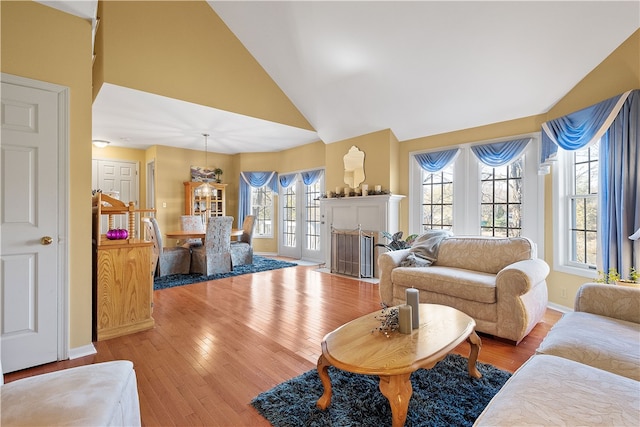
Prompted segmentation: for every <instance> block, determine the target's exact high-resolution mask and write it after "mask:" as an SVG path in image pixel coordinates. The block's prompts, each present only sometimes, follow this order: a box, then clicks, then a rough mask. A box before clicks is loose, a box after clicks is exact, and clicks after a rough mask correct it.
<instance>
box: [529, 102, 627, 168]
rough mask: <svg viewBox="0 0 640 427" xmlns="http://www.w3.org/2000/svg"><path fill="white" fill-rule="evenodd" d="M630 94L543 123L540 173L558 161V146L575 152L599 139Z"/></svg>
mask: <svg viewBox="0 0 640 427" xmlns="http://www.w3.org/2000/svg"><path fill="white" fill-rule="evenodd" d="M630 93H631V91H629V92H625V93H623V94H622V95H618V96H614V97H613V98H609V99H607V100H605V101H602V102H600V103H598V104H595V105H592V106H590V107H587V108H583V109H582V110H579V111H576V112H575V113H571V114H568V115H566V116H563V117H559V118H557V119H554V120H550V121H548V122H545V123H543V124H542V151H541V155H540V173H549V166H551V163H552V162H553V161H554V160H555V157H556V155H557V153H558V147H560V148H563V149H565V150H570V151H573V150H579V149H581V148H585V147H588V146H589V145H591V144H592V143H594V142H596V141H598V140H599V139H600V138H601V137H602V135H604V133H605V132H606V131H607V129H609V127H610V126H611V123H612V122H613V120H614V119H615V118H616V116H617V115H618V113H619V112H620V108H622V106H623V105H624V102H625V101H626V99H627V98H628V97H629V94H630Z"/></svg>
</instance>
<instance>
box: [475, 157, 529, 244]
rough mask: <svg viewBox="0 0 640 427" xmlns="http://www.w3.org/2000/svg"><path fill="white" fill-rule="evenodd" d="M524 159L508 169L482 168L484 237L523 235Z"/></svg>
mask: <svg viewBox="0 0 640 427" xmlns="http://www.w3.org/2000/svg"><path fill="white" fill-rule="evenodd" d="M522 167H523V161H522V158H520V159H519V160H517V161H515V162H513V163H511V164H509V165H505V166H500V167H496V168H492V167H490V166H486V165H481V167H480V174H481V180H480V181H481V202H480V205H481V230H482V235H483V236H496V237H517V236H521V235H522V209H521V207H522Z"/></svg>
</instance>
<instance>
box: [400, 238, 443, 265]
mask: <svg viewBox="0 0 640 427" xmlns="http://www.w3.org/2000/svg"><path fill="white" fill-rule="evenodd" d="M450 236H453V233H451V232H450V231H449V230H429V231H427V232H426V233H424V234H422V235H421V236H418V237H417V238H416V240H414V241H413V244H412V245H411V249H409V254H408V255H407V257H406V258H405V259H403V260H402V262H401V263H400V266H401V267H428V266H430V265H431V264H433V263H434V262H436V260H437V259H438V248H439V247H440V242H442V241H443V240H444V239H446V238H447V237H450Z"/></svg>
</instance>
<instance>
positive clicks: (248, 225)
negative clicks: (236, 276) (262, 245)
mask: <svg viewBox="0 0 640 427" xmlns="http://www.w3.org/2000/svg"><path fill="white" fill-rule="evenodd" d="M255 226H256V217H255V216H254V215H247V216H246V217H245V219H244V222H243V223H242V236H240V238H239V239H238V240H236V241H233V242H231V261H232V264H233V265H234V266H235V265H245V264H253V230H254V229H255Z"/></svg>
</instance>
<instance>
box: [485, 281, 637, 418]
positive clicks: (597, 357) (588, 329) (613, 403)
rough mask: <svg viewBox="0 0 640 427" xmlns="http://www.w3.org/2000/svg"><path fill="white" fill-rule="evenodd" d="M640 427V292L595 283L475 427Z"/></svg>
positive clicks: (583, 290)
mask: <svg viewBox="0 0 640 427" xmlns="http://www.w3.org/2000/svg"><path fill="white" fill-rule="evenodd" d="M639 424H640V288H630V287H624V286H615V285H602V284H596V283H588V284H585V285H583V286H582V287H581V288H580V290H579V292H578V294H577V296H576V301H575V311H574V312H572V313H567V314H565V315H564V316H563V317H562V318H561V319H560V321H558V323H556V325H554V327H553V328H552V329H551V331H550V332H549V334H548V335H547V337H546V338H545V339H544V340H543V342H542V343H541V344H540V347H539V348H538V350H537V351H536V355H534V356H533V357H531V359H529V360H528V361H527V362H526V363H525V364H524V365H523V366H522V367H521V368H520V369H519V370H517V371H516V372H515V373H514V375H513V376H512V377H511V378H510V379H509V380H508V381H507V383H506V384H505V385H504V387H502V389H501V390H500V392H498V394H496V395H495V396H494V398H493V399H492V400H491V401H490V402H489V405H488V406H487V407H486V408H485V409H484V411H483V412H482V414H480V416H479V417H478V419H477V420H476V422H475V425H476V426H501V425H505V426H506V425H518V426H525V425H569V426H571V425H580V426H605V425H606V426H637V425H639Z"/></svg>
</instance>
